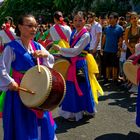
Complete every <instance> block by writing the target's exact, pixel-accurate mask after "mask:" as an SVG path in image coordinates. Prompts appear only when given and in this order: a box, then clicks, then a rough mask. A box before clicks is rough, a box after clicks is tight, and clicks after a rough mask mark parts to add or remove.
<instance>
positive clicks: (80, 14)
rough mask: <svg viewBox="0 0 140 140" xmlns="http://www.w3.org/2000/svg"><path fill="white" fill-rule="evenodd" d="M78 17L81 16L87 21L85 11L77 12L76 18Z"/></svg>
mask: <svg viewBox="0 0 140 140" xmlns="http://www.w3.org/2000/svg"><path fill="white" fill-rule="evenodd" d="M76 15H79V16H81V17H83V19H85V20H86V19H87V16H86V13H85V12H83V11H77V12H75V13H74V16H76Z"/></svg>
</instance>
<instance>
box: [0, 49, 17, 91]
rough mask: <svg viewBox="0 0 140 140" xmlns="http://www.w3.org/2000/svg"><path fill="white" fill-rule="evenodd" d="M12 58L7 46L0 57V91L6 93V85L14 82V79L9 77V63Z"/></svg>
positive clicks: (10, 50)
mask: <svg viewBox="0 0 140 140" xmlns="http://www.w3.org/2000/svg"><path fill="white" fill-rule="evenodd" d="M14 58H15V55H14V52H13V50H12V48H11V47H9V46H7V47H6V48H5V49H4V52H3V53H2V55H1V56H0V91H7V89H8V85H9V84H10V83H11V82H12V81H14V79H13V78H12V77H10V75H9V74H10V68H11V63H12V61H13V60H14Z"/></svg>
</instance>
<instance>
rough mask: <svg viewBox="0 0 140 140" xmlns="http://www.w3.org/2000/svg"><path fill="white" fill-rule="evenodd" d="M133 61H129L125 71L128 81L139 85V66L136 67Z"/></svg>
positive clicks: (125, 64) (124, 66)
mask: <svg viewBox="0 0 140 140" xmlns="http://www.w3.org/2000/svg"><path fill="white" fill-rule="evenodd" d="M132 62H133V60H127V61H126V62H125V63H124V65H123V71H124V74H125V75H126V77H127V78H128V80H130V81H131V82H132V83H133V84H135V85H137V70H138V65H134V64H133V63H132Z"/></svg>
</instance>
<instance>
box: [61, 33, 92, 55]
mask: <svg viewBox="0 0 140 140" xmlns="http://www.w3.org/2000/svg"><path fill="white" fill-rule="evenodd" d="M89 42H90V35H89V33H85V34H83V36H82V37H81V39H80V40H79V41H78V42H77V43H76V45H75V46H74V47H73V48H61V49H60V53H61V55H62V56H65V57H75V56H77V55H79V54H80V53H81V52H82V51H83V50H84V48H85V47H86V46H87V45H88V44H89Z"/></svg>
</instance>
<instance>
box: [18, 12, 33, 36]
mask: <svg viewBox="0 0 140 140" xmlns="http://www.w3.org/2000/svg"><path fill="white" fill-rule="evenodd" d="M28 17H33V18H35V17H34V16H33V15H32V14H25V15H21V16H19V18H18V22H17V26H16V29H15V33H16V35H17V36H20V30H19V28H18V25H23V22H24V18H28Z"/></svg>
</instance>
